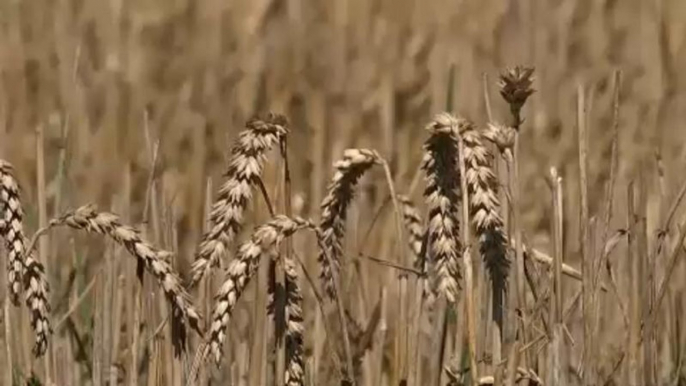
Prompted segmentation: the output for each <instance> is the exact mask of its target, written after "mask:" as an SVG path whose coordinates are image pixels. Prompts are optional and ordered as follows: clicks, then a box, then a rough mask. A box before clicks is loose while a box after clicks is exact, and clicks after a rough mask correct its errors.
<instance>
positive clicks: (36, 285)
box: [0, 220, 52, 357]
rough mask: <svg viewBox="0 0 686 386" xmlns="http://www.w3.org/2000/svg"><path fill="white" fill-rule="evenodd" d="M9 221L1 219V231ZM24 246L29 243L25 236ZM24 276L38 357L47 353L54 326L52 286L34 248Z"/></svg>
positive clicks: (28, 258) (34, 348) (35, 352)
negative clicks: (51, 310)
mask: <svg viewBox="0 0 686 386" xmlns="http://www.w3.org/2000/svg"><path fill="white" fill-rule="evenodd" d="M6 226H7V223H6V222H5V220H0V232H5V229H6ZM22 240H23V246H24V248H26V245H27V244H28V243H29V240H28V239H26V238H25V237H24V238H23V239H22ZM22 269H23V270H24V277H23V285H24V293H25V296H26V307H27V308H28V309H29V313H30V314H31V319H30V320H31V321H30V323H31V328H32V329H33V331H34V334H35V335H36V341H35V343H34V346H33V349H32V351H33V354H34V355H35V356H37V357H39V356H42V355H43V354H45V351H46V349H47V348H48V340H49V338H50V335H51V334H52V327H50V319H49V315H50V303H49V302H48V294H49V292H50V287H49V285H48V281H47V280H46V278H45V268H44V267H43V264H41V263H40V261H38V260H37V259H36V256H35V253H34V251H33V250H31V252H30V253H29V254H28V256H27V257H26V259H25V261H24V262H23V267H22Z"/></svg>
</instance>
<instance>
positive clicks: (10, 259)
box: [0, 160, 25, 306]
mask: <svg viewBox="0 0 686 386" xmlns="http://www.w3.org/2000/svg"><path fill="white" fill-rule="evenodd" d="M0 206H1V207H2V210H3V216H2V218H3V220H4V222H5V226H4V227H3V231H2V237H3V238H4V239H5V245H6V246H7V284H8V286H9V297H10V300H11V301H12V304H14V305H15V306H16V305H19V299H20V296H21V281H22V276H23V272H24V261H23V258H24V248H25V246H24V238H23V237H24V223H23V218H24V212H23V210H22V207H21V200H20V197H19V185H18V184H17V180H16V179H15V178H14V168H13V167H12V165H11V164H10V163H9V162H6V161H4V160H0Z"/></svg>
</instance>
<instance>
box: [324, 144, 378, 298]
mask: <svg viewBox="0 0 686 386" xmlns="http://www.w3.org/2000/svg"><path fill="white" fill-rule="evenodd" d="M379 163H381V158H380V157H379V155H378V154H377V153H376V152H375V151H373V150H368V149H347V150H345V152H344V153H343V158H342V159H340V160H339V161H337V162H336V163H335V164H334V168H335V170H336V171H335V173H334V176H333V178H332V180H331V183H330V184H329V187H328V189H327V193H326V197H324V200H323V201H322V204H321V211H322V212H321V213H322V215H321V220H320V222H319V228H320V230H321V232H322V245H321V247H322V248H320V252H319V256H318V258H317V261H318V262H319V264H320V267H321V273H320V277H321V280H322V282H323V284H324V289H325V290H326V293H327V294H328V295H329V297H330V298H332V299H333V298H334V297H335V293H336V290H335V288H336V286H335V283H334V280H335V277H337V275H336V274H337V273H338V270H339V267H340V260H341V256H343V246H342V242H343V237H344V236H345V219H346V214H347V211H348V207H349V206H350V202H351V201H352V199H353V196H354V192H355V186H356V185H357V182H358V181H359V179H360V178H361V177H362V175H363V174H364V173H365V172H366V171H367V170H369V169H370V168H371V167H372V166H374V165H377V164H379ZM327 255H328V257H329V258H327Z"/></svg>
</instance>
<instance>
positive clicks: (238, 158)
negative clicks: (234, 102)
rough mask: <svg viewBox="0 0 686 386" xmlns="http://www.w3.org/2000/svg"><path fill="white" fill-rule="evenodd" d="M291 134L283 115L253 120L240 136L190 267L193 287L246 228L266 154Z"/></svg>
mask: <svg viewBox="0 0 686 386" xmlns="http://www.w3.org/2000/svg"><path fill="white" fill-rule="evenodd" d="M287 134H288V121H287V120H286V118H285V117H284V116H282V115H277V114H270V115H268V116H267V117H266V118H265V119H258V118H254V119H252V120H250V121H248V123H247V124H246V129H245V130H244V131H242V132H241V133H240V134H239V135H238V139H237V140H236V143H235V144H234V146H233V148H232V150H231V159H230V161H229V167H228V170H227V171H226V181H225V182H224V184H223V185H222V186H221V187H220V189H219V195H218V197H217V200H216V201H215V203H214V204H213V205H212V210H211V212H210V216H209V220H208V222H209V227H208V229H209V230H208V231H207V232H206V233H205V234H204V235H203V238H202V241H201V243H200V247H199V248H198V251H197V252H196V254H195V261H194V262H193V265H192V267H191V276H192V279H191V286H195V285H196V284H197V283H198V282H199V281H200V280H202V278H203V277H205V276H206V275H207V274H208V273H209V272H210V270H211V269H212V267H215V266H217V265H218V264H219V261H220V259H222V258H223V257H224V256H225V255H226V251H227V248H228V246H229V244H230V243H231V242H232V241H233V240H234V238H235V237H236V235H237V234H238V233H239V232H240V230H241V228H242V226H243V212H244V211H245V208H246V207H247V205H248V203H249V202H250V200H251V198H252V189H253V188H254V187H255V185H256V184H257V183H258V182H259V179H260V176H261V175H262V170H263V168H264V162H265V160H266V157H267V153H268V152H269V150H271V149H272V148H273V147H274V146H275V145H276V144H277V143H279V142H280V141H281V140H282V139H283V138H284V137H285V136H286V135H287Z"/></svg>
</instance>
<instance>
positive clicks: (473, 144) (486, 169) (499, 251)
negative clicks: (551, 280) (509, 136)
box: [461, 124, 510, 314]
mask: <svg viewBox="0 0 686 386" xmlns="http://www.w3.org/2000/svg"><path fill="white" fill-rule="evenodd" d="M461 136H462V140H463V143H464V145H465V146H464V153H465V154H464V159H465V163H466V170H467V171H466V174H467V178H466V180H467V185H468V189H469V191H470V192H469V198H470V202H469V210H470V212H471V213H470V216H471V219H472V223H473V224H474V228H475V229H476V234H477V236H478V237H479V243H480V252H481V256H482V258H483V260H484V262H485V264H486V268H487V270H488V272H489V274H490V277H491V283H492V286H493V299H494V304H493V305H494V307H502V304H500V302H501V301H502V300H503V299H504V293H505V291H506V289H507V288H506V286H507V275H508V272H509V269H510V260H509V259H508V257H507V252H508V242H507V237H506V236H505V232H504V230H503V220H502V218H501V217H500V214H499V211H500V201H498V179H497V177H496V176H495V174H494V173H493V169H492V167H491V165H492V163H493V155H492V154H491V153H490V152H489V150H488V149H487V148H486V147H485V146H484V145H483V142H482V141H481V134H480V133H479V132H478V131H477V130H475V129H474V126H473V125H471V124H467V125H466V126H465V129H464V130H462V132H461ZM496 303H498V304H496ZM499 313H500V314H501V313H502V310H499Z"/></svg>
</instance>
